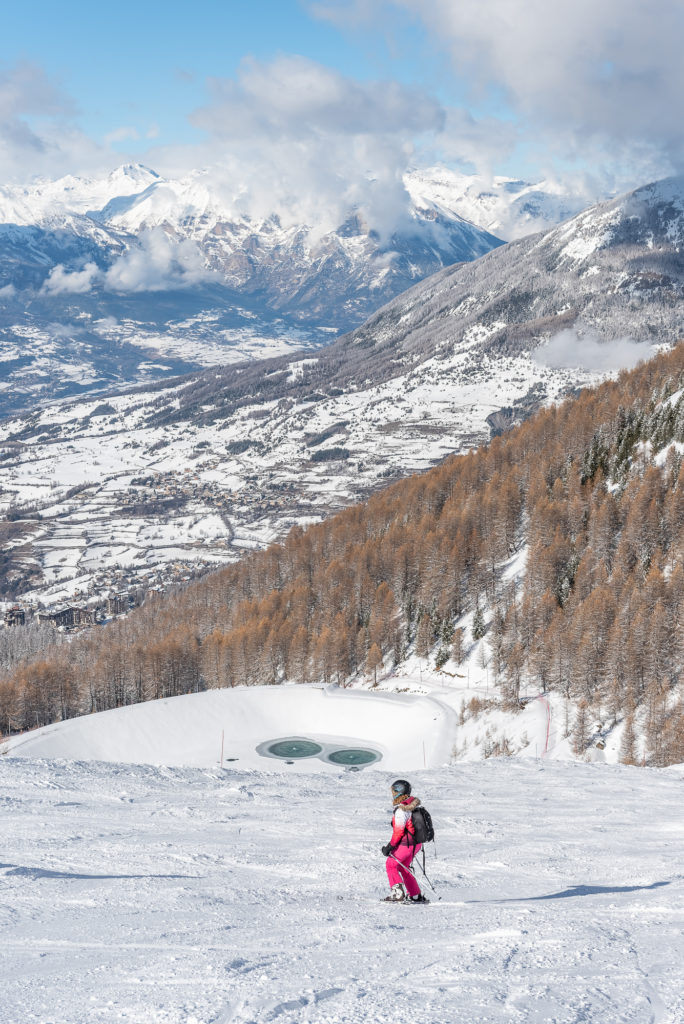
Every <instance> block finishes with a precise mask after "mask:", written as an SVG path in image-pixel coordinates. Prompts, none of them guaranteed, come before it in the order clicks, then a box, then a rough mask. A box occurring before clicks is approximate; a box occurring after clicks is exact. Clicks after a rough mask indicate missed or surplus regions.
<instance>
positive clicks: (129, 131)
mask: <svg viewBox="0 0 684 1024" xmlns="http://www.w3.org/2000/svg"><path fill="white" fill-rule="evenodd" d="M139 138H140V133H139V132H138V129H137V128H134V127H133V126H132V125H130V124H123V125H121V127H120V128H115V129H114V130H113V131H111V132H107V134H106V135H105V137H104V140H105V142H106V144H107V145H108V146H111V145H112V144H113V143H116V142H125V141H126V139H134V140H135V139H139Z"/></svg>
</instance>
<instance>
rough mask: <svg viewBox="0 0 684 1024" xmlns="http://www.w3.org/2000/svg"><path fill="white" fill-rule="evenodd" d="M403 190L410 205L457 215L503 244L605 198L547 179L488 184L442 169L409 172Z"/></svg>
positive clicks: (496, 180)
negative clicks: (412, 203) (423, 205)
mask: <svg viewBox="0 0 684 1024" xmlns="http://www.w3.org/2000/svg"><path fill="white" fill-rule="evenodd" d="M406 187H407V188H408V190H409V192H410V193H411V196H412V197H413V200H414V202H416V203H418V204H420V203H425V204H428V203H429V204H431V205H434V206H435V207H437V208H442V209H444V210H445V211H447V210H448V211H449V212H450V213H452V214H453V213H457V214H458V215H459V216H460V217H464V218H465V219H466V220H467V221H470V222H471V223H472V224H477V225H478V226H479V227H481V228H484V229H485V230H486V231H491V232H492V234H494V235H497V236H498V237H499V238H503V239H505V240H506V241H507V242H510V241H513V240H514V239H516V238H523V237H524V236H525V235H529V234H532V233H534V232H537V231H543V230H545V229H549V228H552V227H555V225H556V224H559V223H560V222H561V221H564V220H568V219H569V218H570V217H575V216H576V215H577V214H578V213H581V211H582V210H585V209H586V208H587V207H588V206H591V205H593V203H595V202H596V201H597V200H599V199H603V198H605V197H604V196H594V197H592V198H589V197H588V196H587V195H586V194H585V193H580V192H572V191H569V190H568V189H567V188H565V187H564V186H563V185H561V184H560V183H558V182H553V181H540V182H529V181H521V180H519V179H515V178H505V177H494V178H493V179H491V180H488V179H485V178H483V177H481V176H478V175H474V174H464V173H462V172H458V171H454V170H452V169H450V168H447V167H430V168H428V169H426V170H414V171H412V172H411V173H410V174H408V175H407V176H406Z"/></svg>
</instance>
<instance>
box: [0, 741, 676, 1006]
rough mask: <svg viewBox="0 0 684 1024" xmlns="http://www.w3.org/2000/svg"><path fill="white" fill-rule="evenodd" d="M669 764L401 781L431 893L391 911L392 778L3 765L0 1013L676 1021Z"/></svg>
mask: <svg viewBox="0 0 684 1024" xmlns="http://www.w3.org/2000/svg"><path fill="white" fill-rule="evenodd" d="M682 774H683V773H682V769H681V768H677V769H670V770H668V771H654V770H649V769H636V768H627V767H617V766H609V765H597V764H577V763H564V762H548V763H547V762H537V761H534V760H529V761H523V760H511V759H499V760H490V761H486V762H482V763H472V764H471V763H467V764H458V765H454V766H451V767H444V768H439V769H429V770H427V771H421V772H418V773H414V774H412V775H411V779H412V780H413V781H414V784H415V790H416V792H417V793H418V794H419V795H420V796H421V797H422V798H423V800H424V802H425V803H426V805H427V806H428V807H429V809H430V810H431V811H432V813H433V817H434V819H435V823H436V827H437V830H438V835H437V856H436V858H435V855H434V853H433V852H432V851H430V853H429V856H428V874H429V875H430V876H431V878H432V880H433V882H434V885H435V888H436V889H437V892H438V895H439V896H440V897H441V899H440V900H439V901H438V900H437V899H436V898H435V897H434V896H433V894H432V893H430V892H429V889H428V890H427V891H428V893H429V895H430V896H431V897H432V898H433V902H432V903H431V905H430V906H428V907H410V906H409V907H404V906H388V905H386V904H383V903H381V902H380V899H381V897H382V896H384V895H385V892H386V882H385V879H384V859H383V857H382V855H381V853H380V846H381V844H382V843H383V842H385V841H386V840H387V838H388V835H389V830H388V822H389V813H390V811H389V793H388V782H389V781H390V776H389V775H388V774H387V772H384V771H380V770H377V769H376V770H374V769H367V770H365V771H362V772H352V771H349V770H341V771H340V772H339V773H326V772H319V773H318V774H312V775H306V774H301V773H299V774H297V775H294V776H287V775H286V774H284V773H282V772H278V771H274V772H257V771H241V772H237V771H233V770H223V771H221V770H220V769H218V768H215V769H207V770H203V769H199V768H180V767H177V768H160V767H153V766H136V765H115V764H103V763H93V762H91V763H85V762H67V761H47V760H33V761H31V760H28V759H22V758H6V757H5V758H0V804H1V806H2V810H3V825H4V828H3V854H2V864H0V886H1V890H0V891H1V898H0V929H1V931H0V941H1V943H2V950H3V957H2V960H1V961H0V985H1V989H2V993H3V995H2V1000H1V1001H0V1022H2V1024H109V1022H115V1021H116V1022H122V1021H124V1022H129V1024H130V1022H135V1024H210V1022H212V1024H262V1022H270V1021H274V1022H277V1024H301V1022H316V1024H352V1022H353V1024H358V1022H368V1024H397V1022H401V1021H414V1020H421V1021H430V1022H433V1024H456V1022H462V1024H485V1022H486V1024H498V1022H502V1024H503V1022H506V1024H509V1022H521V1024H522V1022H525V1024H551V1022H554V1024H580V1022H582V1024H589V1022H592V1024H593V1022H599V1021H600V1022H601V1024H617V1022H621V1024H627V1022H634V1024H646V1022H654V1024H656V1022H657V1024H680V1022H681V1021H682V1020H684V992H683V990H682V986H681V964H682V962H683V960H684V870H683V867H682V846H683V844H684V821H683V820H682V813H681V807H682V781H683V779H682Z"/></svg>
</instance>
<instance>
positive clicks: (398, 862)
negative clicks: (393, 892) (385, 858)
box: [390, 853, 442, 900]
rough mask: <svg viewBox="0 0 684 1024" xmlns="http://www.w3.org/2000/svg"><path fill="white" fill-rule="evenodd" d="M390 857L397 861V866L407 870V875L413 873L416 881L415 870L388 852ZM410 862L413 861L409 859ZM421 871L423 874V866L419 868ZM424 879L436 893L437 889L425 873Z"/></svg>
mask: <svg viewBox="0 0 684 1024" xmlns="http://www.w3.org/2000/svg"><path fill="white" fill-rule="evenodd" d="M390 857H391V858H392V860H393V861H395V862H396V863H397V864H398V865H399V867H401V868H404V869H405V870H406V871H408V873H409V875H413V877H414V878H415V879H416V882H417V881H418V879H417V878H416V873H415V871H412V870H411V868H410V867H409V866H408V864H404V863H402V861H400V860H399V859H398V858H397V857H395V856H394V854H393V853H390ZM411 863H413V861H411ZM421 871H422V872H423V874H424V875H425V868H421ZM425 881H426V882H427V884H428V885H429V886H430V888H431V889H432V891H433V892H434V893H436V892H437V890H436V889H435V887H434V885H433V884H432V882H431V881H430V879H429V878H428V876H427V875H425ZM438 898H439V899H440V900H441V898H442V897H441V896H440V897H438Z"/></svg>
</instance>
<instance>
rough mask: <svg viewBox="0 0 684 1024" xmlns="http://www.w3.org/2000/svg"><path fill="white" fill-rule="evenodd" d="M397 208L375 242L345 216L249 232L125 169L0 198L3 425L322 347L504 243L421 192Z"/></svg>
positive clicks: (177, 187) (168, 185)
mask: <svg viewBox="0 0 684 1024" xmlns="http://www.w3.org/2000/svg"><path fill="white" fill-rule="evenodd" d="M442 191H444V190H442ZM447 198H448V197H447ZM407 203H408V204H409V206H410V209H409V213H408V216H407V218H406V220H405V223H404V225H403V227H402V229H401V230H398V231H397V232H396V233H395V234H393V235H392V236H391V237H389V238H385V239H381V238H380V237H379V236H378V235H377V233H376V232H374V231H372V230H370V229H369V228H368V226H367V225H365V224H364V223H363V221H362V220H361V218H360V217H359V215H358V214H355V213H354V212H353V211H350V213H349V216H348V217H347V219H346V221H345V222H344V223H343V224H342V225H340V226H339V227H338V229H337V230H335V231H328V232H327V233H323V234H321V233H320V232H319V233H318V234H314V233H313V230H312V227H311V225H307V224H300V223H295V224H292V223H289V224H288V223H282V222H281V219H280V218H279V217H278V216H276V215H275V214H274V215H271V216H268V217H265V218H262V219H260V220H254V219H253V218H250V217H249V216H248V215H246V214H245V213H243V212H241V211H240V208H239V197H234V196H232V195H229V194H228V193H227V191H226V189H225V188H222V187H220V186H219V185H217V184H216V182H215V181H213V180H212V178H211V177H210V176H208V175H207V174H202V173H200V172H197V173H195V174H193V175H190V176H189V177H187V178H185V179H183V180H168V179H164V178H162V177H160V176H159V175H158V174H156V173H155V172H154V171H152V170H150V169H149V168H146V167H143V166H139V165H129V166H125V167H121V168H119V169H118V170H116V171H115V172H113V173H112V174H110V175H109V176H108V177H106V178H104V179H79V178H73V177H67V178H62V179H60V180H58V181H54V182H50V181H46V182H39V183H37V184H33V185H31V186H29V187H25V188H16V187H15V188H9V187H5V188H2V189H0V360H1V364H2V365H1V367H0V368H1V369H2V370H4V372H3V373H2V383H1V384H0V412H5V413H7V412H10V411H12V410H15V409H18V408H27V407H30V406H31V405H33V404H36V403H37V402H42V401H45V400H51V399H54V398H58V397H64V396H67V395H75V394H80V393H83V392H89V391H94V390H102V389H103V388H106V387H110V388H111V387H113V386H117V385H125V384H128V383H133V382H144V381H149V380H151V379H158V378H163V377H168V376H173V375H177V374H179V373H184V372H188V371H190V370H192V369H197V368H199V367H202V366H207V365H215V364H225V363H229V362H235V361H238V360H243V359H252V358H259V357H261V356H263V355H277V354H280V353H286V352H290V351H295V350H299V349H301V348H307V347H309V348H315V347H318V346H320V345H322V344H325V343H327V342H328V341H330V339H331V338H332V337H335V335H338V334H340V333H342V332H344V331H345V330H348V329H349V328H350V327H354V326H356V325H358V324H360V323H361V322H363V320H365V319H366V318H367V317H368V315H369V314H370V313H371V312H373V311H374V310H375V309H377V308H378V307H379V306H381V305H383V304H384V303H385V302H387V301H388V300H389V299H391V298H393V297H394V296H395V295H397V294H399V293H400V292H402V291H404V290H405V289H406V288H407V287H409V285H411V284H414V283H415V282H416V281H418V280H420V279H422V278H424V277H426V276H428V275H429V274H431V273H433V272H434V271H435V270H437V269H439V268H441V267H444V266H447V265H450V264H453V263H455V262H462V261H466V260H471V259H474V258H476V257H477V256H480V255H482V254H483V253H485V252H487V251H489V250H490V249H491V248H492V247H494V246H497V245H500V244H501V241H500V239H498V238H496V237H495V236H494V235H492V234H490V233H489V232H488V231H486V230H483V229H482V228H478V227H476V226H475V225H473V224H471V223H469V222H468V221H466V220H464V219H463V218H462V217H460V216H459V215H458V214H457V213H455V212H454V211H453V210H451V209H450V208H449V205H448V202H445V200H444V196H442V195H440V197H439V199H436V198H434V197H431V196H430V188H429V182H428V181H427V180H423V181H422V183H421V190H420V194H419V195H417V197H416V199H415V201H414V200H411V199H409V196H408V194H407Z"/></svg>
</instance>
